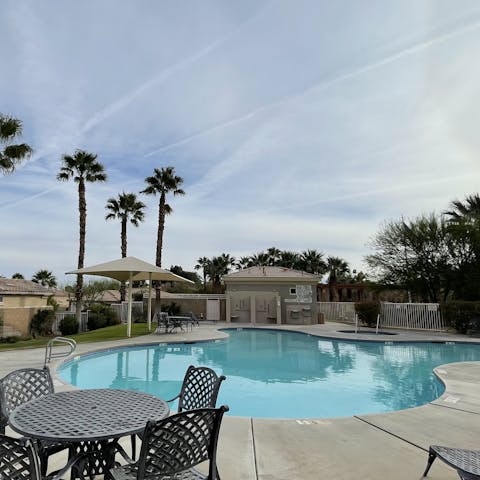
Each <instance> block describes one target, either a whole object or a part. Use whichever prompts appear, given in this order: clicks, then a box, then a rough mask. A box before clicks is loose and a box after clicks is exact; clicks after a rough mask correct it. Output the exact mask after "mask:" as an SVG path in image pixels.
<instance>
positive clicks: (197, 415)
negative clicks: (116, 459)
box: [109, 407, 228, 480]
mask: <svg viewBox="0 0 480 480" xmlns="http://www.w3.org/2000/svg"><path fill="white" fill-rule="evenodd" d="M227 411H228V407H220V408H202V409H198V410H190V411H187V412H182V413H177V414H176V415H172V416H171V417H168V418H165V419H163V420H159V421H156V422H154V421H149V422H148V423H147V426H146V428H145V433H144V437H143V438H144V440H143V443H142V449H141V451H140V456H139V459H138V462H136V463H133V464H130V465H126V466H124V467H118V468H114V469H112V470H110V473H109V477H110V478H111V479H113V480H143V479H147V478H149V479H152V478H158V479H160V478H161V479H164V480H168V479H172V480H173V479H175V480H177V479H178V480H220V476H219V475H218V469H217V461H216V457H217V443H218V434H219V431H220V425H221V422H222V418H223V414H224V413H225V412H227ZM207 460H208V461H209V468H208V474H207V475H204V474H202V473H200V472H199V471H198V470H197V469H196V468H194V467H195V466H196V465H198V464H199V463H203V462H205V461H207Z"/></svg>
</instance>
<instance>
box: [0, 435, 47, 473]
mask: <svg viewBox="0 0 480 480" xmlns="http://www.w3.org/2000/svg"><path fill="white" fill-rule="evenodd" d="M12 479H19V480H20V479H22V480H41V475H40V464H39V461H38V456H37V452H36V451H35V448H34V447H33V445H32V443H31V442H30V441H29V440H25V439H19V438H11V437H7V436H6V435H0V480H12Z"/></svg>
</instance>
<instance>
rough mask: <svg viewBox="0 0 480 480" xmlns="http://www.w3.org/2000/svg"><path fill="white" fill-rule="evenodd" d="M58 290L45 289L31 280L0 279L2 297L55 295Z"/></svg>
mask: <svg viewBox="0 0 480 480" xmlns="http://www.w3.org/2000/svg"><path fill="white" fill-rule="evenodd" d="M58 292H59V290H57V289H52V288H47V287H43V286H42V285H40V284H39V283H35V282H32V281H31V280H24V279H17V278H0V294H2V295H55V294H57V293H58Z"/></svg>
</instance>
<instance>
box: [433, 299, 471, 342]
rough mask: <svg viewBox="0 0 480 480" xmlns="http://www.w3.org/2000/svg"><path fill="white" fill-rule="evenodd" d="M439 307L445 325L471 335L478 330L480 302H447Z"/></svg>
mask: <svg viewBox="0 0 480 480" xmlns="http://www.w3.org/2000/svg"><path fill="white" fill-rule="evenodd" d="M440 308H441V312H442V317H443V319H444V321H445V323H446V325H447V326H448V327H451V328H454V329H455V330H456V331H457V332H458V333H463V334H470V335H471V334H474V333H478V332H479V331H480V302H461V301H459V302H448V303H443V304H442V305H441V306H440Z"/></svg>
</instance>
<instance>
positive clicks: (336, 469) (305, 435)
mask: <svg viewBox="0 0 480 480" xmlns="http://www.w3.org/2000/svg"><path fill="white" fill-rule="evenodd" d="M222 326H227V324H224V325H220V324H218V325H216V326H214V325H202V326H200V327H199V328H195V329H194V330H193V332H188V333H180V334H172V335H160V336H157V335H155V336H154V335H148V336H145V337H137V338H134V339H131V340H129V341H116V342H104V343H101V344H99V343H91V344H79V346H78V349H77V352H78V353H80V354H81V353H86V352H91V351H95V350H98V349H106V348H114V347H117V346H120V345H125V344H127V345H134V344H145V343H156V342H165V341H169V342H183V341H190V342H191V341H192V340H193V341H195V340H204V339H213V338H223V337H225V335H226V334H225V333H223V332H219V331H218V328H219V327H222ZM228 326H237V325H232V324H230V325H228ZM238 326H240V325H238ZM249 326H250V325H249ZM277 328H282V329H288V330H297V331H304V332H306V333H310V334H314V335H320V336H325V337H329V338H332V337H334V338H350V339H352V338H355V339H359V340H362V339H363V340H372V339H377V340H382V341H392V340H393V339H394V340H395V341H422V340H423V341H425V340H433V341H468V342H478V340H477V339H470V338H465V337H463V336H457V335H447V334H429V335H425V334H423V333H415V332H402V333H399V334H398V335H396V336H395V337H392V336H389V335H379V336H378V337H375V338H372V335H366V334H361V333H360V334H342V333H338V330H339V329H346V327H345V325H340V324H336V323H327V324H326V325H314V326H310V327H295V326H280V327H277ZM348 328H349V327H347V329H348ZM43 357H44V349H32V350H15V351H10V352H0V376H3V375H5V374H6V373H8V372H9V371H11V370H14V369H16V368H21V367H27V366H35V367H38V366H41V365H42V364H43ZM58 363H59V362H57V363H56V364H53V365H52V370H53V372H55V369H56V366H57V365H58ZM436 373H437V374H438V375H439V377H440V378H441V379H442V380H443V381H444V382H445V384H446V391H445V393H444V394H443V395H442V396H441V397H440V398H439V399H437V400H435V401H433V402H432V403H429V404H427V405H424V406H422V407H418V408H412V409H408V410H402V411H397V412H391V413H385V414H374V415H359V416H355V417H348V418H335V419H310V420H307V421H301V422H299V421H297V420H295V419H286V420H275V419H260V418H245V417H225V419H224V423H223V425H222V431H221V439H220V443H219V452H218V462H219V470H220V473H221V476H222V479H223V480H287V479H288V480H292V479H293V480H318V479H320V478H333V479H338V480H343V479H344V480H358V479H363V480H387V479H388V480H396V479H398V480H400V479H402V480H404V479H418V478H420V477H421V473H422V472H423V469H424V468H425V464H426V460H427V453H426V452H427V450H428V446H429V445H430V444H448V445H454V446H459V447H460V446H461V447H465V448H480V421H479V420H480V416H479V415H480V383H479V381H478V379H479V378H480V362H469V363H455V364H450V365H444V366H441V367H438V368H437V369H436ZM55 385H56V389H57V390H65V389H71V388H72V387H71V386H68V385H64V384H62V382H60V381H59V380H58V379H57V378H56V379H55ZM127 444H128V443H127ZM61 461H63V459H60V458H59V459H58V462H61ZM428 478H430V479H431V480H447V479H452V480H453V479H456V478H458V477H457V475H456V473H455V472H454V471H453V470H452V469H449V468H447V467H446V466H445V465H444V464H443V463H442V462H440V461H437V462H435V463H434V465H433V467H432V469H431V471H430V473H429V476H428Z"/></svg>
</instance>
